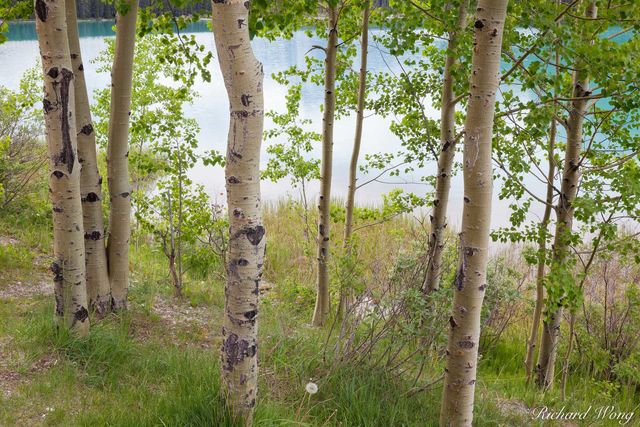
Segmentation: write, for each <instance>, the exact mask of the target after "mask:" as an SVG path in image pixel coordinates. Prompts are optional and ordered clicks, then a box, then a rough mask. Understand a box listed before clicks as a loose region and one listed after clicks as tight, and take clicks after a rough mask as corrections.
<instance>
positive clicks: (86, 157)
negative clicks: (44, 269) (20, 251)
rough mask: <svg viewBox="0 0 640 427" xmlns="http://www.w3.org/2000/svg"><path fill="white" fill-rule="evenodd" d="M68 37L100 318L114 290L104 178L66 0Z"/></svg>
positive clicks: (88, 254) (91, 279)
mask: <svg viewBox="0 0 640 427" xmlns="http://www.w3.org/2000/svg"><path fill="white" fill-rule="evenodd" d="M66 16H67V34H68V39H69V51H70V52H71V64H72V66H73V72H74V82H75V83H74V92H75V97H74V98H75V112H76V135H77V140H78V160H79V162H80V164H81V165H82V169H81V171H80V195H81V199H82V217H83V223H84V251H85V261H86V276H87V298H88V303H89V309H90V310H93V311H94V312H95V313H96V314H98V315H99V316H102V315H104V314H106V313H107V312H108V311H109V309H110V307H111V287H110V285H109V275H108V270H107V251H106V248H105V244H104V218H103V215H102V177H101V176H100V173H99V172H98V160H97V154H96V135H95V132H94V129H93V122H92V120H91V111H90V110H89V96H88V94H87V84H86V81H85V78H84V64H83V62H82V54H81V52H80V37H79V35H78V18H77V15H76V0H66Z"/></svg>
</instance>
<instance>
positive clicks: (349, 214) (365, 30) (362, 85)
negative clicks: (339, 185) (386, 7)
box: [338, 0, 371, 317]
mask: <svg viewBox="0 0 640 427" xmlns="http://www.w3.org/2000/svg"><path fill="white" fill-rule="evenodd" d="M370 15H371V3H370V1H368V0H367V3H366V5H365V7H364V10H363V11H362V39H361V41H360V77H359V82H358V106H357V112H356V132H355V137H354V139H353V151H352V152H351V163H350V164H349V187H348V189H347V202H346V204H345V210H346V217H345V222H344V242H343V246H344V248H345V250H346V251H347V255H350V254H351V247H352V245H351V233H352V232H353V210H354V207H355V196H356V181H357V177H358V157H359V156H360V145H361V142H362V125H363V122H364V109H365V101H366V99H367V54H368V52H369V17H370ZM349 293H350V290H349V289H341V291H340V307H339V308H338V316H339V317H342V315H343V314H344V312H345V310H346V306H347V304H348V299H349V298H350V297H349V295H348V294H349Z"/></svg>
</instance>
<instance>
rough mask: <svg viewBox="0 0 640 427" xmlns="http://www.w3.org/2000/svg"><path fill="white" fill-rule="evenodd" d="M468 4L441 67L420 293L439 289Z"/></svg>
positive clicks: (462, 7)
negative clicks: (456, 75)
mask: <svg viewBox="0 0 640 427" xmlns="http://www.w3.org/2000/svg"><path fill="white" fill-rule="evenodd" d="M468 7H469V2H468V0H465V1H462V2H461V3H460V8H459V10H458V22H457V25H456V29H455V30H453V31H452V32H451V33H450V34H449V42H448V45H447V56H446V58H445V64H444V81H443V82H442V107H440V108H441V109H440V155H439V156H438V174H437V176H436V195H435V199H434V200H433V211H432V213H431V217H430V218H429V219H430V220H431V234H430V235H429V253H428V261H427V274H426V276H425V281H424V284H423V286H422V289H423V291H424V292H427V293H429V292H432V291H436V290H438V289H440V276H441V274H442V272H441V269H442V251H443V249H444V233H445V229H446V228H447V207H448V205H449V191H450V190H451V170H452V168H453V159H454V157H455V154H456V143H457V139H456V105H455V101H454V99H455V97H456V96H455V94H454V91H453V83H454V81H453V67H455V65H456V62H457V55H456V46H457V45H458V37H459V34H460V33H461V32H462V31H464V28H465V23H466V21H467V8H468Z"/></svg>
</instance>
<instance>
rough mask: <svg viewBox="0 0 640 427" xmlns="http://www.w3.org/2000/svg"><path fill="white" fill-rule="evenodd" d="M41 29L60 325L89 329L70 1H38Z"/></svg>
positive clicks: (81, 331)
mask: <svg viewBox="0 0 640 427" xmlns="http://www.w3.org/2000/svg"><path fill="white" fill-rule="evenodd" d="M34 6H35V15H36V32H37V33H38V44H39V46H40V56H41V59H42V69H43V74H44V99H43V101H42V103H43V107H44V118H45V137H46V140H47V146H48V150H49V168H50V172H51V174H50V175H49V190H50V194H51V201H52V204H53V253H54V261H53V263H52V265H51V271H52V272H53V274H54V279H53V280H54V285H55V286H54V294H55V302H56V304H55V316H56V320H57V321H58V325H59V326H62V327H64V328H68V329H71V330H73V331H74V332H76V333H77V334H79V335H86V334H88V333H89V312H88V310H87V293H86V282H85V255H84V236H83V234H84V233H83V226H82V205H81V202H80V163H79V162H78V153H77V140H76V133H75V130H76V122H75V114H74V87H73V86H74V82H73V78H74V74H73V68H72V65H71V58H70V54H69V44H68V40H67V28H66V18H65V3H64V0H36V1H35V2H34Z"/></svg>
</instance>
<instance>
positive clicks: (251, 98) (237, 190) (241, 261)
mask: <svg viewBox="0 0 640 427" xmlns="http://www.w3.org/2000/svg"><path fill="white" fill-rule="evenodd" d="M248 22H249V2H248V1H244V0H214V1H213V33H214V36H215V42H216V50H217V53H218V60H219V62H220V69H221V70H222V75H223V77H224V82H225V86H226V89H227V94H228V96H229V105H230V116H231V118H230V124H229V135H228V140H227V162H226V168H225V177H226V187H227V203H228V210H229V249H228V253H227V267H226V270H227V282H226V287H225V315H224V321H223V328H222V336H223V344H222V352H221V353H222V377H223V381H224V384H225V387H226V394H227V401H228V404H229V407H230V408H231V410H232V412H233V414H234V415H235V416H236V417H237V418H238V419H241V420H242V421H243V422H244V423H245V425H250V424H251V422H252V413H253V408H254V406H255V402H256V393H257V388H258V363H257V333H258V330H257V328H258V324H257V321H258V294H259V285H260V280H261V277H262V264H263V262H264V251H265V237H264V236H265V229H264V225H263V222H262V215H261V210H260V209H261V206H260V144H261V142H262V127H263V121H264V98H263V92H262V90H263V80H264V73H263V69H262V64H261V63H260V62H259V61H258V60H257V59H256V57H255V56H254V54H253V50H252V48H251V41H250V38H249V31H248Z"/></svg>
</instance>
